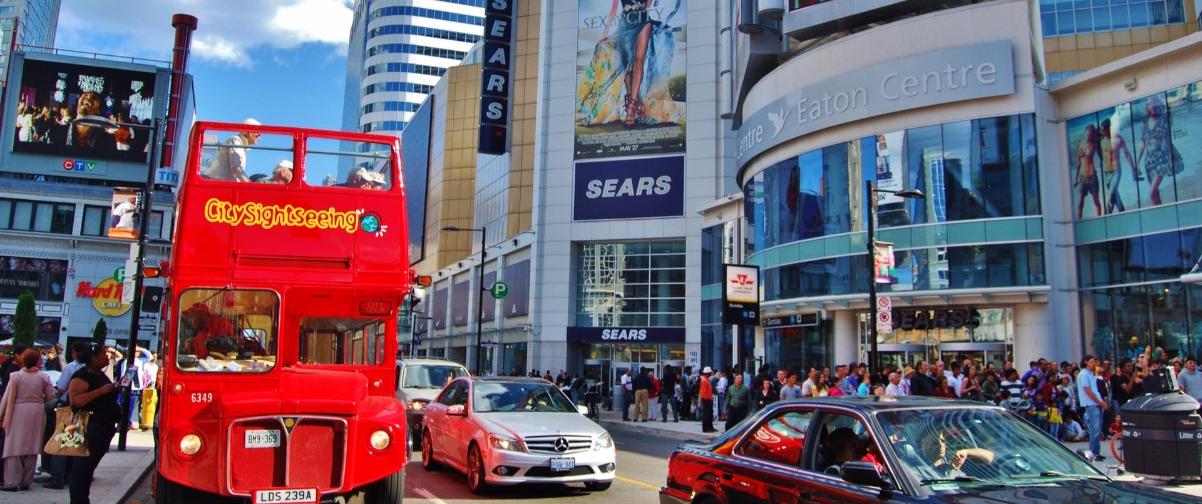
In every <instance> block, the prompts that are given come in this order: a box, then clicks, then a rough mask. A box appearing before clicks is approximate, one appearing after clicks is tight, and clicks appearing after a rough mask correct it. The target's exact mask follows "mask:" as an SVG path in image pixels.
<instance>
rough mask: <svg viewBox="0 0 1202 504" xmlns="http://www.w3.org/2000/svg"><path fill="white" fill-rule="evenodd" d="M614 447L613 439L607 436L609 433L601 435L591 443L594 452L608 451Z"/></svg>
mask: <svg viewBox="0 0 1202 504" xmlns="http://www.w3.org/2000/svg"><path fill="white" fill-rule="evenodd" d="M613 447H614V438H612V437H610V436H609V433H608V432H607V433H605V434H602V435H601V437H599V438H597V440H596V441H593V449H594V450H608V449H610V448H613Z"/></svg>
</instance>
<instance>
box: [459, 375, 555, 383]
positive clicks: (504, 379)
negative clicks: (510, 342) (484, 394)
mask: <svg viewBox="0 0 1202 504" xmlns="http://www.w3.org/2000/svg"><path fill="white" fill-rule="evenodd" d="M472 381H473V382H475V383H540V384H550V383H551V382H549V381H547V380H544V379H542V378H531V377H527V376H473V377H472Z"/></svg>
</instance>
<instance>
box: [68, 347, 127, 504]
mask: <svg viewBox="0 0 1202 504" xmlns="http://www.w3.org/2000/svg"><path fill="white" fill-rule="evenodd" d="M81 357H82V358H83V359H82V360H83V362H84V363H85V364H84V367H83V368H81V369H80V370H79V371H76V372H75V375H74V376H73V377H72V378H71V383H70V384H69V385H67V396H68V397H69V400H70V402H71V409H72V410H74V411H77V412H80V411H86V412H88V413H89V416H90V418H88V420H87V431H86V433H85V434H84V438H85V440H86V443H87V447H88V456H87V457H81V458H79V459H77V460H76V461H75V465H74V466H73V467H72V468H71V478H70V480H71V481H70V483H69V486H70V494H71V504H89V502H90V501H89V500H88V495H89V494H90V493H91V491H92V475H93V474H94V473H95V472H96V466H97V465H99V464H100V459H101V458H103V457H104V454H105V453H107V452H108V449H109V443H111V442H112V441H113V435H114V434H116V433H117V420H118V419H119V418H120V416H121V412H120V410H119V409H118V407H117V387H116V385H113V382H112V380H109V377H108V376H107V374H106V373H105V372H104V369H105V367H107V366H108V365H109V357H108V352H106V351H105V348H104V346H103V345H100V344H99V343H90V344H89V345H88V346H87V347H85V348H83V349H82V352H81Z"/></svg>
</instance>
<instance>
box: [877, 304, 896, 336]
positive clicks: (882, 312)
mask: <svg viewBox="0 0 1202 504" xmlns="http://www.w3.org/2000/svg"><path fill="white" fill-rule="evenodd" d="M876 332H878V333H884V334H889V333H891V332H893V298H891V297H889V296H880V297H878V298H876Z"/></svg>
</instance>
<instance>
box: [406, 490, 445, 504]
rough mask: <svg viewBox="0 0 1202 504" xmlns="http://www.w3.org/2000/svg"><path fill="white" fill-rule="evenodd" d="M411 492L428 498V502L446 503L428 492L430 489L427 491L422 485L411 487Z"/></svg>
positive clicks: (435, 503)
mask: <svg viewBox="0 0 1202 504" xmlns="http://www.w3.org/2000/svg"><path fill="white" fill-rule="evenodd" d="M413 493H416V494H418V495H420V496H422V497H425V498H426V500H428V501H430V502H432V503H434V504H447V503H446V502H444V501H443V500H442V499H439V498H438V497H437V496H435V495H434V494H432V493H430V491H429V490H426V489H425V488H422V487H417V488H414V489H413Z"/></svg>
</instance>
